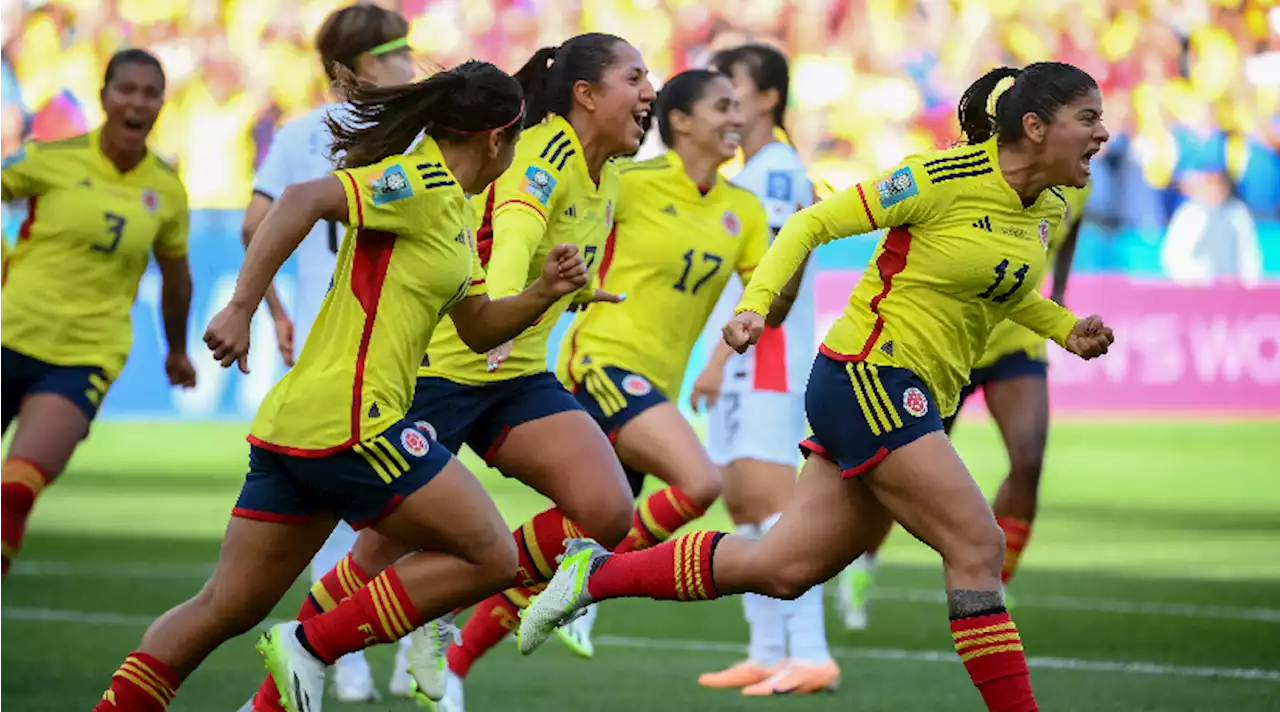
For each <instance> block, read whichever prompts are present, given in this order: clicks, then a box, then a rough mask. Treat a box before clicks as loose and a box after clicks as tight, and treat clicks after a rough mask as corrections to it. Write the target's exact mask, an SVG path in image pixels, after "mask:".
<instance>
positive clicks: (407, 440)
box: [400, 428, 431, 457]
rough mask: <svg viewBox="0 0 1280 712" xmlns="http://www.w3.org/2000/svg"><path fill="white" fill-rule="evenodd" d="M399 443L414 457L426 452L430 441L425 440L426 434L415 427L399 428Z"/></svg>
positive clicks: (429, 446) (429, 447)
mask: <svg viewBox="0 0 1280 712" xmlns="http://www.w3.org/2000/svg"><path fill="white" fill-rule="evenodd" d="M400 444H401V445H402V446H404V450H405V452H407V453H409V454H410V455H413V456H414V457H422V456H423V455H426V454H427V450H430V449H431V441H430V440H427V436H426V435H423V434H422V433H420V432H418V429H417V428H405V429H404V430H401V431H400Z"/></svg>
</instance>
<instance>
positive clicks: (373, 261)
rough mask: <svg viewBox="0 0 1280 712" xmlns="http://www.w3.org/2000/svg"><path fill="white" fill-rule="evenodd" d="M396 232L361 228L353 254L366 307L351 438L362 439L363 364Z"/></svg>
mask: <svg viewBox="0 0 1280 712" xmlns="http://www.w3.org/2000/svg"><path fill="white" fill-rule="evenodd" d="M395 245H396V236H395V235H394V234H392V233H389V232H384V231H382V230H363V229H362V230H358V231H357V232H356V248H355V250H354V252H353V254H352V257H351V292H352V294H354V295H355V297H356V299H357V300H358V301H359V302H360V306H361V307H363V308H364V330H363V331H362V332H361V333H360V346H359V348H358V349H357V350H356V376H355V380H354V382H353V383H352V384H351V438H352V442H353V443H354V442H357V441H359V440H360V406H361V398H362V396H363V392H364V366H365V359H366V358H367V357H368V355H369V340H370V339H371V338H373V323H374V321H375V319H376V318H377V316H378V298H379V297H381V296H382V285H383V283H384V282H385V281H386V279H387V267H388V266H390V264H391V253H392V251H393V250H394V249H395Z"/></svg>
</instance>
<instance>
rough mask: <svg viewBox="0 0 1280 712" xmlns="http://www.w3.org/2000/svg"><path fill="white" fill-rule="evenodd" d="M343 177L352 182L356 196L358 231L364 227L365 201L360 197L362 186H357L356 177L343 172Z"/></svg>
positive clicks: (353, 192) (352, 189) (352, 188)
mask: <svg viewBox="0 0 1280 712" xmlns="http://www.w3.org/2000/svg"><path fill="white" fill-rule="evenodd" d="M342 175H344V176H346V177H347V180H348V181H350V182H351V192H352V194H353V195H355V196H356V229H357V230H358V229H360V228H362V227H364V200H362V199H361V197H360V186H359V185H357V184H356V177H355V176H353V175H351V174H350V173H348V172H347V171H343V172H342Z"/></svg>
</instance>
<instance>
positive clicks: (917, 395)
mask: <svg viewBox="0 0 1280 712" xmlns="http://www.w3.org/2000/svg"><path fill="white" fill-rule="evenodd" d="M902 409H903V410H905V411H907V412H908V413H910V414H912V415H914V416H915V417H917V418H923V417H924V414H925V413H928V412H929V399H928V398H926V397H925V395H924V392H923V391H921V390H920V389H919V388H915V387H912V388H908V389H907V390H906V391H905V392H903V394H902Z"/></svg>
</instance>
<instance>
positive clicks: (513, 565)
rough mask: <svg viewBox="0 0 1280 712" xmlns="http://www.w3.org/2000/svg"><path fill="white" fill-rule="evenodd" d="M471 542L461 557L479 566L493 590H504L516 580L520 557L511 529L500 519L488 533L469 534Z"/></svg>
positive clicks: (478, 570)
mask: <svg viewBox="0 0 1280 712" xmlns="http://www.w3.org/2000/svg"><path fill="white" fill-rule="evenodd" d="M468 540H469V544H468V546H467V548H466V550H465V551H462V552H460V555H461V557H462V558H463V559H464V560H465V561H466V562H467V563H469V564H471V565H472V566H474V567H476V569H477V574H478V576H479V577H480V578H481V579H482V580H483V583H484V584H485V585H486V586H487V587H488V588H489V589H491V590H492V591H493V592H497V591H501V590H503V589H505V588H507V587H509V586H510V585H511V582H512V581H514V580H515V579H516V571H517V569H518V568H519V567H520V558H519V555H518V554H517V553H516V544H515V541H514V540H513V539H512V538H511V532H509V531H507V530H506V528H505V525H503V523H502V522H501V521H498V522H497V523H496V524H495V526H494V527H492V528H491V529H490V531H489V533H488V534H487V535H483V536H479V535H477V536H472V537H468Z"/></svg>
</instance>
